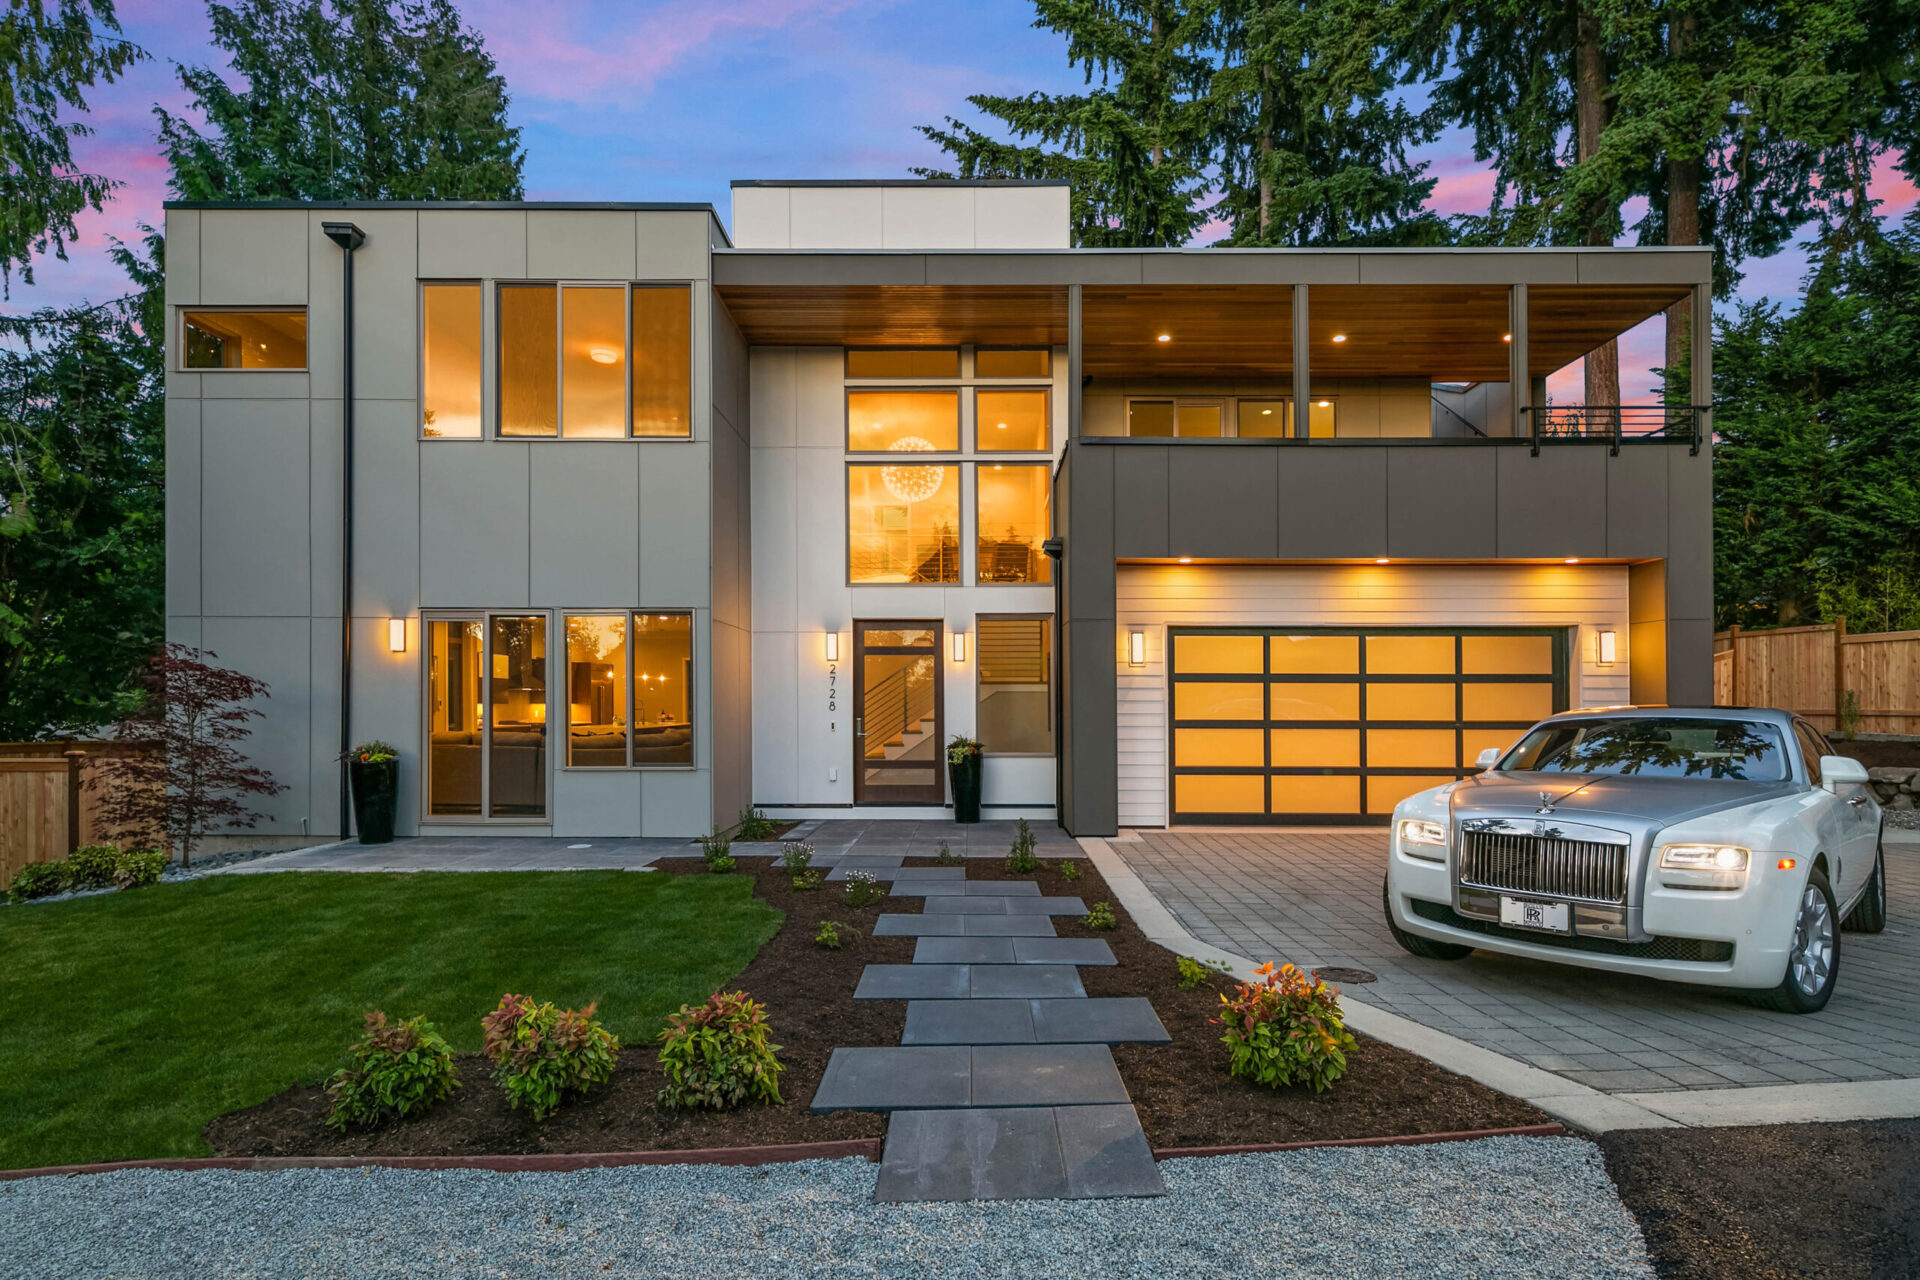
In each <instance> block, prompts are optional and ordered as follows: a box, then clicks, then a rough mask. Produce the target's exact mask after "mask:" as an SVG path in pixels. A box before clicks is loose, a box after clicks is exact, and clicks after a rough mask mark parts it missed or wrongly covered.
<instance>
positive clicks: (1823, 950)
mask: <svg viewBox="0 0 1920 1280" xmlns="http://www.w3.org/2000/svg"><path fill="white" fill-rule="evenodd" d="M1787 971H1788V972H1789V973H1791V974H1792V975H1793V984H1794V986H1796V987H1798V988H1799V989H1800V994H1802V995H1804V996H1807V997H1808V998H1812V997H1815V996H1818V995H1819V994H1820V992H1821V991H1822V990H1823V989H1824V988H1825V987H1826V985H1827V976H1828V975H1829V974H1830V973H1832V972H1833V909H1832V908H1831V907H1830V906H1828V905H1827V895H1826V894H1824V893H1822V892H1820V889H1819V888H1818V886H1816V885H1811V884H1810V885H1808V886H1807V887H1806V889H1805V890H1803V891H1802V892H1801V894H1800V914H1799V916H1798V917H1797V918H1796V919H1795V920H1794V922H1793V950H1792V951H1791V952H1790V953H1789V955H1788V957H1787Z"/></svg>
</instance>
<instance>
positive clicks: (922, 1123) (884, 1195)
mask: <svg viewBox="0 0 1920 1280" xmlns="http://www.w3.org/2000/svg"><path fill="white" fill-rule="evenodd" d="M1071 1186H1072V1184H1071V1183H1070V1182H1069V1180H1068V1178H1067V1172H1066V1160H1065V1157H1064V1156H1063V1155H1062V1153H1061V1149H1060V1136H1059V1127H1058V1125H1057V1123H1056V1122H1055V1120H1054V1117H1053V1112H1052V1111H1051V1110H1050V1109H1049V1108H1046V1107H1015V1108H1004V1109H998V1110H990V1111H896V1112H894V1113H893V1117H892V1118H891V1119H890V1120H888V1121H887V1145H886V1148H885V1150H884V1152H883V1153H882V1155H881V1157H880V1176H879V1178H878V1179H877V1180H876V1181H875V1183H874V1188H873V1198H874V1199H875V1200H878V1201H882V1202H892V1203H899V1202H911V1201H929V1200H946V1201H955V1200H1035V1199H1048V1200H1052V1199H1060V1198H1063V1197H1065V1196H1067V1195H1069V1194H1071Z"/></svg>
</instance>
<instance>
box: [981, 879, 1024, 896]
mask: <svg viewBox="0 0 1920 1280" xmlns="http://www.w3.org/2000/svg"><path fill="white" fill-rule="evenodd" d="M967 896H968V897H970V898H1037V897H1039V896H1040V886H1039V885H1037V884H1035V883H1034V882H1033V881H1031V880H969V881H967Z"/></svg>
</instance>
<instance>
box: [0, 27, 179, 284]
mask: <svg viewBox="0 0 1920 1280" xmlns="http://www.w3.org/2000/svg"><path fill="white" fill-rule="evenodd" d="M119 33H120V24H119V22H118V21H117V20H116V19H115V18H114V14H113V0H54V2H53V3H52V4H49V3H48V0H8V4H7V7H6V11H5V12H4V13H0V289H7V288H9V287H10V286H11V284H12V280H13V269H14V268H15V267H18V268H20V277H21V279H23V280H25V281H26V282H27V283H28V284H32V283H33V255H34V254H36V253H45V252H46V251H47V248H48V246H49V245H51V246H52V248H53V252H54V253H55V254H56V255H57V256H58V257H60V258H61V259H63V260H64V259H65V258H66V256H67V244H68V243H69V242H70V241H73V240H75V239H77V238H78V237H79V231H78V230H77V228H76V227H75V226H74V218H75V217H76V216H78V215H79V213H80V211H81V210H83V209H93V210H96V211H97V210H98V209H99V208H100V206H101V205H102V204H103V203H104V202H105V201H106V199H107V197H108V196H109V195H110V194H111V193H112V191H113V189H114V187H115V186H117V185H119V184H118V183H116V182H114V181H113V180H112V179H111V178H108V177H106V176H105V175H102V174H97V173H78V172H75V170H74V167H73V145H72V144H73V139H75V138H83V137H85V136H86V135H87V134H88V133H90V132H91V130H89V129H88V128H87V126H86V125H84V124H81V123H77V122H71V121H65V122H63V121H62V120H61V119H60V113H61V109H62V108H66V109H69V110H74V111H84V110H86V97H85V91H86V90H87V89H89V88H91V87H93V85H94V84H95V83H96V82H105V83H112V81H113V80H114V78H115V77H117V76H118V75H119V74H120V72H121V71H122V70H124V69H125V68H126V66H127V65H128V64H129V63H131V62H134V61H136V60H137V59H139V58H142V57H144V56H145V55H144V54H143V53H141V51H140V50H139V49H137V48H136V47H134V46H133V45H131V44H129V43H127V42H126V41H125V40H122V39H120V35H119Z"/></svg>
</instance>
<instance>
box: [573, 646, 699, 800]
mask: <svg viewBox="0 0 1920 1280" xmlns="http://www.w3.org/2000/svg"><path fill="white" fill-rule="evenodd" d="M693 703H694V690H693V615H692V614H691V613H688V612H686V611H685V610H678V611H674V612H668V613H654V612H647V613H593V614H578V613H576V614H569V615H567V764H568V766H569V767H571V768H575V769H614V768H626V767H628V766H630V765H636V766H644V765H690V764H692V763H693Z"/></svg>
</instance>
